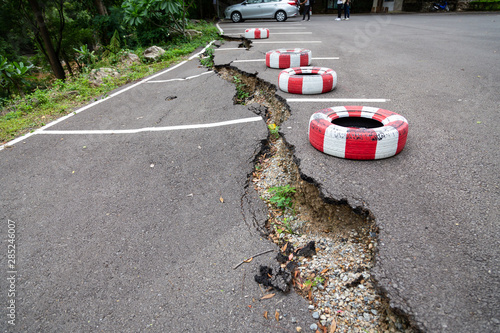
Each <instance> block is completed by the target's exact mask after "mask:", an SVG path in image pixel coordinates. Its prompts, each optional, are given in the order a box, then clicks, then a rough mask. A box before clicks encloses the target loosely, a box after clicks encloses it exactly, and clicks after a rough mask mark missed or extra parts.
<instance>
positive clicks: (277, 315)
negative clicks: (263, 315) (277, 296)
mask: <svg viewBox="0 0 500 333" xmlns="http://www.w3.org/2000/svg"><path fill="white" fill-rule="evenodd" d="M274 318H276V321H280V313H279V312H278V311H276V312H275V313H274Z"/></svg>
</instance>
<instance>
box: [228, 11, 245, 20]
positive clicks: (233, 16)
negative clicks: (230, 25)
mask: <svg viewBox="0 0 500 333" xmlns="http://www.w3.org/2000/svg"><path fill="white" fill-rule="evenodd" d="M235 17H236V18H237V19H236V20H235ZM231 21H233V22H234V23H240V22H243V20H242V17H241V13H240V12H232V13H231Z"/></svg>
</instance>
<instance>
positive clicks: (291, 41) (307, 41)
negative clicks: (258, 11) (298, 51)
mask: <svg viewBox="0 0 500 333" xmlns="http://www.w3.org/2000/svg"><path fill="white" fill-rule="evenodd" d="M290 43H301V44H319V43H323V42H322V41H320V40H289V41H285V40H283V41H268V42H267V41H266V42H254V41H252V44H290Z"/></svg>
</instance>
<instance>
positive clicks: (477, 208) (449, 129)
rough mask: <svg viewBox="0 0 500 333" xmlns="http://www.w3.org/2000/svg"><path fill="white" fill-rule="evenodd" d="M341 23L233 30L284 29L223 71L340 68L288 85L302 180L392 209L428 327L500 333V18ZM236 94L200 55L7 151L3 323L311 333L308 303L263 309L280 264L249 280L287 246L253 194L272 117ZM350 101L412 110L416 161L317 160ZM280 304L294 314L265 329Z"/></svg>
mask: <svg viewBox="0 0 500 333" xmlns="http://www.w3.org/2000/svg"><path fill="white" fill-rule="evenodd" d="M333 19H334V16H320V15H313V16H312V19H311V21H310V22H301V21H300V19H298V18H295V19H290V20H288V21H287V22H285V23H280V24H278V23H276V22H274V21H257V22H253V21H246V22H245V23H241V24H232V23H223V24H221V25H220V26H221V28H222V29H223V30H224V33H225V34H229V33H234V34H235V36H238V34H243V32H244V29H245V28H247V27H268V28H269V29H270V31H271V32H270V38H269V39H268V40H262V41H254V43H253V44H252V47H251V48H250V49H249V50H246V49H241V48H237V47H236V46H237V43H234V42H227V43H224V44H223V45H222V46H221V47H220V48H219V50H217V51H216V52H215V62H216V64H218V65H229V66H233V67H235V68H238V69H240V70H241V71H243V72H246V73H252V74H256V75H258V77H259V78H261V79H263V80H265V81H268V82H270V83H273V84H277V75H278V73H279V70H276V69H269V68H266V67H265V63H264V62H263V61H262V60H263V58H264V56H265V53H266V52H267V51H268V50H271V49H276V48H293V47H302V48H309V49H311V50H312V53H313V65H315V66H321V67H330V68H333V69H334V70H335V71H336V72H337V74H338V78H339V81H338V85H337V88H336V89H335V90H334V91H332V92H330V93H327V94H322V95H315V96H307V97H313V98H314V100H307V101H306V100H301V99H302V98H305V97H306V96H300V95H299V96H297V95H291V94H287V93H283V92H278V95H279V96H280V97H282V98H283V99H285V100H287V103H288V105H289V107H290V111H291V117H290V118H289V119H288V120H287V121H286V122H285V123H284V124H283V125H282V127H281V132H282V134H283V135H284V137H285V139H286V141H287V142H288V143H290V144H291V145H293V147H294V153H295V158H296V159H297V161H298V162H299V167H300V171H301V173H302V174H303V176H304V177H306V178H307V179H310V180H313V181H314V182H315V183H316V184H317V186H318V187H319V188H320V191H321V193H322V195H324V196H325V197H326V198H328V199H330V200H333V201H346V202H348V203H349V205H351V206H352V207H353V208H356V207H360V208H363V209H366V210H369V211H370V212H371V213H372V214H373V216H375V218H376V223H377V225H378V226H379V228H380V232H379V252H378V254H377V259H376V266H375V272H374V273H375V277H376V279H377V281H378V285H379V287H380V288H381V289H382V290H383V291H384V292H385V293H386V294H387V296H388V297H389V298H390V299H391V305H392V306H393V307H394V308H395V309H399V310H401V311H403V312H404V313H405V314H407V315H408V316H409V317H410V318H411V319H412V320H413V322H414V323H415V324H416V325H417V326H418V328H420V329H421V330H422V331H428V332H496V331H498V329H499V327H500V326H499V325H500V317H499V315H498V314H499V313H500V301H499V299H500V297H499V296H500V295H499V294H500V293H499V290H500V288H499V287H500V279H499V267H500V265H499V259H498V258H499V236H500V235H499V226H498V221H499V215H498V207H499V206H500V205H499V204H500V202H499V201H500V200H499V185H500V184H499V176H498V175H499V174H500V170H499V163H498V162H499V160H500V156H499V155H500V153H499V149H498V148H499V147H498V143H497V142H498V141H497V140H500V137H499V133H498V128H499V126H498V125H499V117H498V115H499V114H498V109H499V107H500V97H499V94H498V92H499V91H500V89H499V88H500V86H499V82H500V70H499V69H498V63H500V62H499V60H500V59H499V58H500V38H499V37H500V25H499V24H498V21H499V20H500V15H498V14H485V15H456V14H450V15H439V14H433V15H398V16H396V15H364V16H362V15H356V14H352V16H351V20H350V21H341V22H338V21H333ZM273 29H274V30H273ZM273 32H274V33H276V34H275V35H273ZM278 32H279V33H278ZM288 32H289V33H288ZM294 32H295V33H294ZM298 32H301V33H298ZM309 32H310V34H309ZM315 58H316V59H315ZM235 92H236V90H235V87H234V85H232V84H230V83H228V82H226V81H224V80H223V79H222V78H220V77H219V76H218V75H217V74H215V73H212V72H210V71H208V70H207V69H205V68H202V67H200V66H199V62H198V61H197V60H196V59H193V60H191V61H188V62H186V63H183V64H182V65H180V66H178V67H175V68H172V69H170V70H169V71H165V72H162V73H159V74H157V75H155V77H154V78H149V79H148V80H145V81H144V82H140V83H139V84H136V85H130V86H127V87H123V88H122V89H119V90H118V91H117V92H116V94H111V96H112V97H111V98H108V99H106V100H103V101H100V102H98V103H94V104H91V105H89V106H87V107H86V108H85V110H82V111H81V112H78V113H77V114H75V115H73V116H71V117H69V118H66V119H64V120H63V121H60V122H58V123H56V124H53V125H51V126H50V127H48V128H45V129H42V130H40V131H37V132H35V133H34V134H33V135H31V136H29V137H26V138H22V139H20V140H17V141H16V142H15V143H14V144H11V145H10V146H9V147H7V148H4V149H3V150H0V168H1V170H2V173H1V175H0V183H1V184H2V187H1V189H0V220H1V221H2V225H3V227H2V229H1V234H2V242H3V243H4V244H5V246H4V248H5V249H6V252H5V254H4V255H3V258H4V259H3V261H2V262H3V263H4V265H3V267H2V269H1V270H0V279H1V280H0V281H2V282H1V283H0V285H1V286H2V289H1V290H2V292H1V295H0V300H1V302H2V304H4V305H5V306H2V308H3V309H4V310H3V311H2V314H1V315H2V318H1V320H0V323H1V324H0V327H1V328H2V331H5V332H69V331H75V332H100V331H102V332H142V331H152V332H281V331H285V332H287V331H295V330H296V327H297V326H300V327H302V328H303V329H304V330H308V329H309V325H310V324H312V323H313V320H312V317H311V316H310V314H309V312H308V310H307V305H308V303H307V302H306V301H305V300H304V299H302V298H301V297H299V296H298V295H297V294H295V293H294V292H291V293H290V294H288V295H281V294H277V295H276V296H274V297H273V298H270V299H265V300H260V298H261V297H262V296H263V295H264V294H265V291H264V290H262V289H261V288H260V287H259V286H258V285H257V284H256V283H255V282H254V280H253V276H254V275H255V274H257V272H258V268H259V265H260V264H266V263H269V262H272V261H273V260H274V259H273V258H274V256H275V253H273V252H271V253H267V254H265V255H262V256H259V257H256V258H255V259H254V260H253V261H251V262H250V263H245V264H243V265H242V266H240V267H238V268H237V269H234V266H235V265H237V264H238V263H240V262H241V261H242V260H244V259H246V258H248V257H250V256H252V255H254V254H256V253H260V252H262V251H266V250H269V249H274V250H276V247H275V246H274V245H273V244H272V243H271V242H269V241H268V240H266V239H264V238H262V237H261V236H260V234H259V232H258V231H257V228H256V226H262V225H263V224H264V222H265V219H266V211H265V205H264V204H263V202H262V201H261V200H260V199H259V198H258V196H257V194H256V193H255V192H254V191H253V190H252V189H251V188H249V187H248V186H247V182H248V175H249V174H250V173H251V172H252V170H253V158H254V157H255V155H256V154H257V153H258V152H259V151H260V149H261V145H262V141H263V140H265V139H266V137H267V128H266V124H265V122H264V121H263V120H262V119H259V117H257V116H256V115H255V114H253V113H252V112H251V111H250V110H249V109H248V107H246V106H243V105H234V103H233V96H234V94H235ZM348 104H350V105H352V104H355V105H356V104H358V105H369V106H376V107H382V108H385V109H388V110H391V111H394V112H397V113H399V114H401V115H403V116H405V117H406V118H407V119H408V121H409V123H410V128H409V136H408V141H407V144H406V147H405V149H404V150H403V152H402V153H400V154H399V155H397V156H395V157H392V158H388V159H384V160H378V161H362V162H360V161H352V160H344V159H339V158H335V157H331V156H328V155H325V154H323V153H320V152H319V151H317V150H315V149H314V148H313V147H312V146H311V145H310V144H309V142H308V138H307V126H308V121H309V117H310V116H311V114H312V113H313V112H315V111H317V110H320V109H322V108H326V107H330V106H335V105H348ZM9 221H11V222H9ZM9 234H15V238H14V240H15V245H16V247H15V249H16V251H15V259H16V262H15V266H13V267H8V263H9V262H8V258H9V257H8V254H7V245H8V244H9V243H8V241H7V240H8V239H9V238H8V237H9V236H8V235H9ZM10 239H13V238H12V237H11V238H10ZM10 244H12V243H10ZM11 277H14V279H12V278H11ZM8 278H11V279H10V280H7V279H8ZM12 286H14V287H15V291H14V292H13V293H12V292H10V291H9V288H10V289H12ZM13 301H14V304H15V310H14V314H15V321H14V323H15V325H12V324H11V323H9V320H12V317H9V316H8V315H9V314H12V309H8V308H7V304H8V305H9V306H10V304H12V303H13ZM277 310H278V316H280V315H281V317H279V319H280V320H279V321H276V320H269V319H266V318H265V317H264V313H265V312H266V311H267V313H268V314H269V317H273V316H274V315H275V313H276V311H277Z"/></svg>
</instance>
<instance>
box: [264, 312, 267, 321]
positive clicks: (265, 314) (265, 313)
mask: <svg viewBox="0 0 500 333" xmlns="http://www.w3.org/2000/svg"><path fill="white" fill-rule="evenodd" d="M264 318H266V319H267V311H266V312H264Z"/></svg>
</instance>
